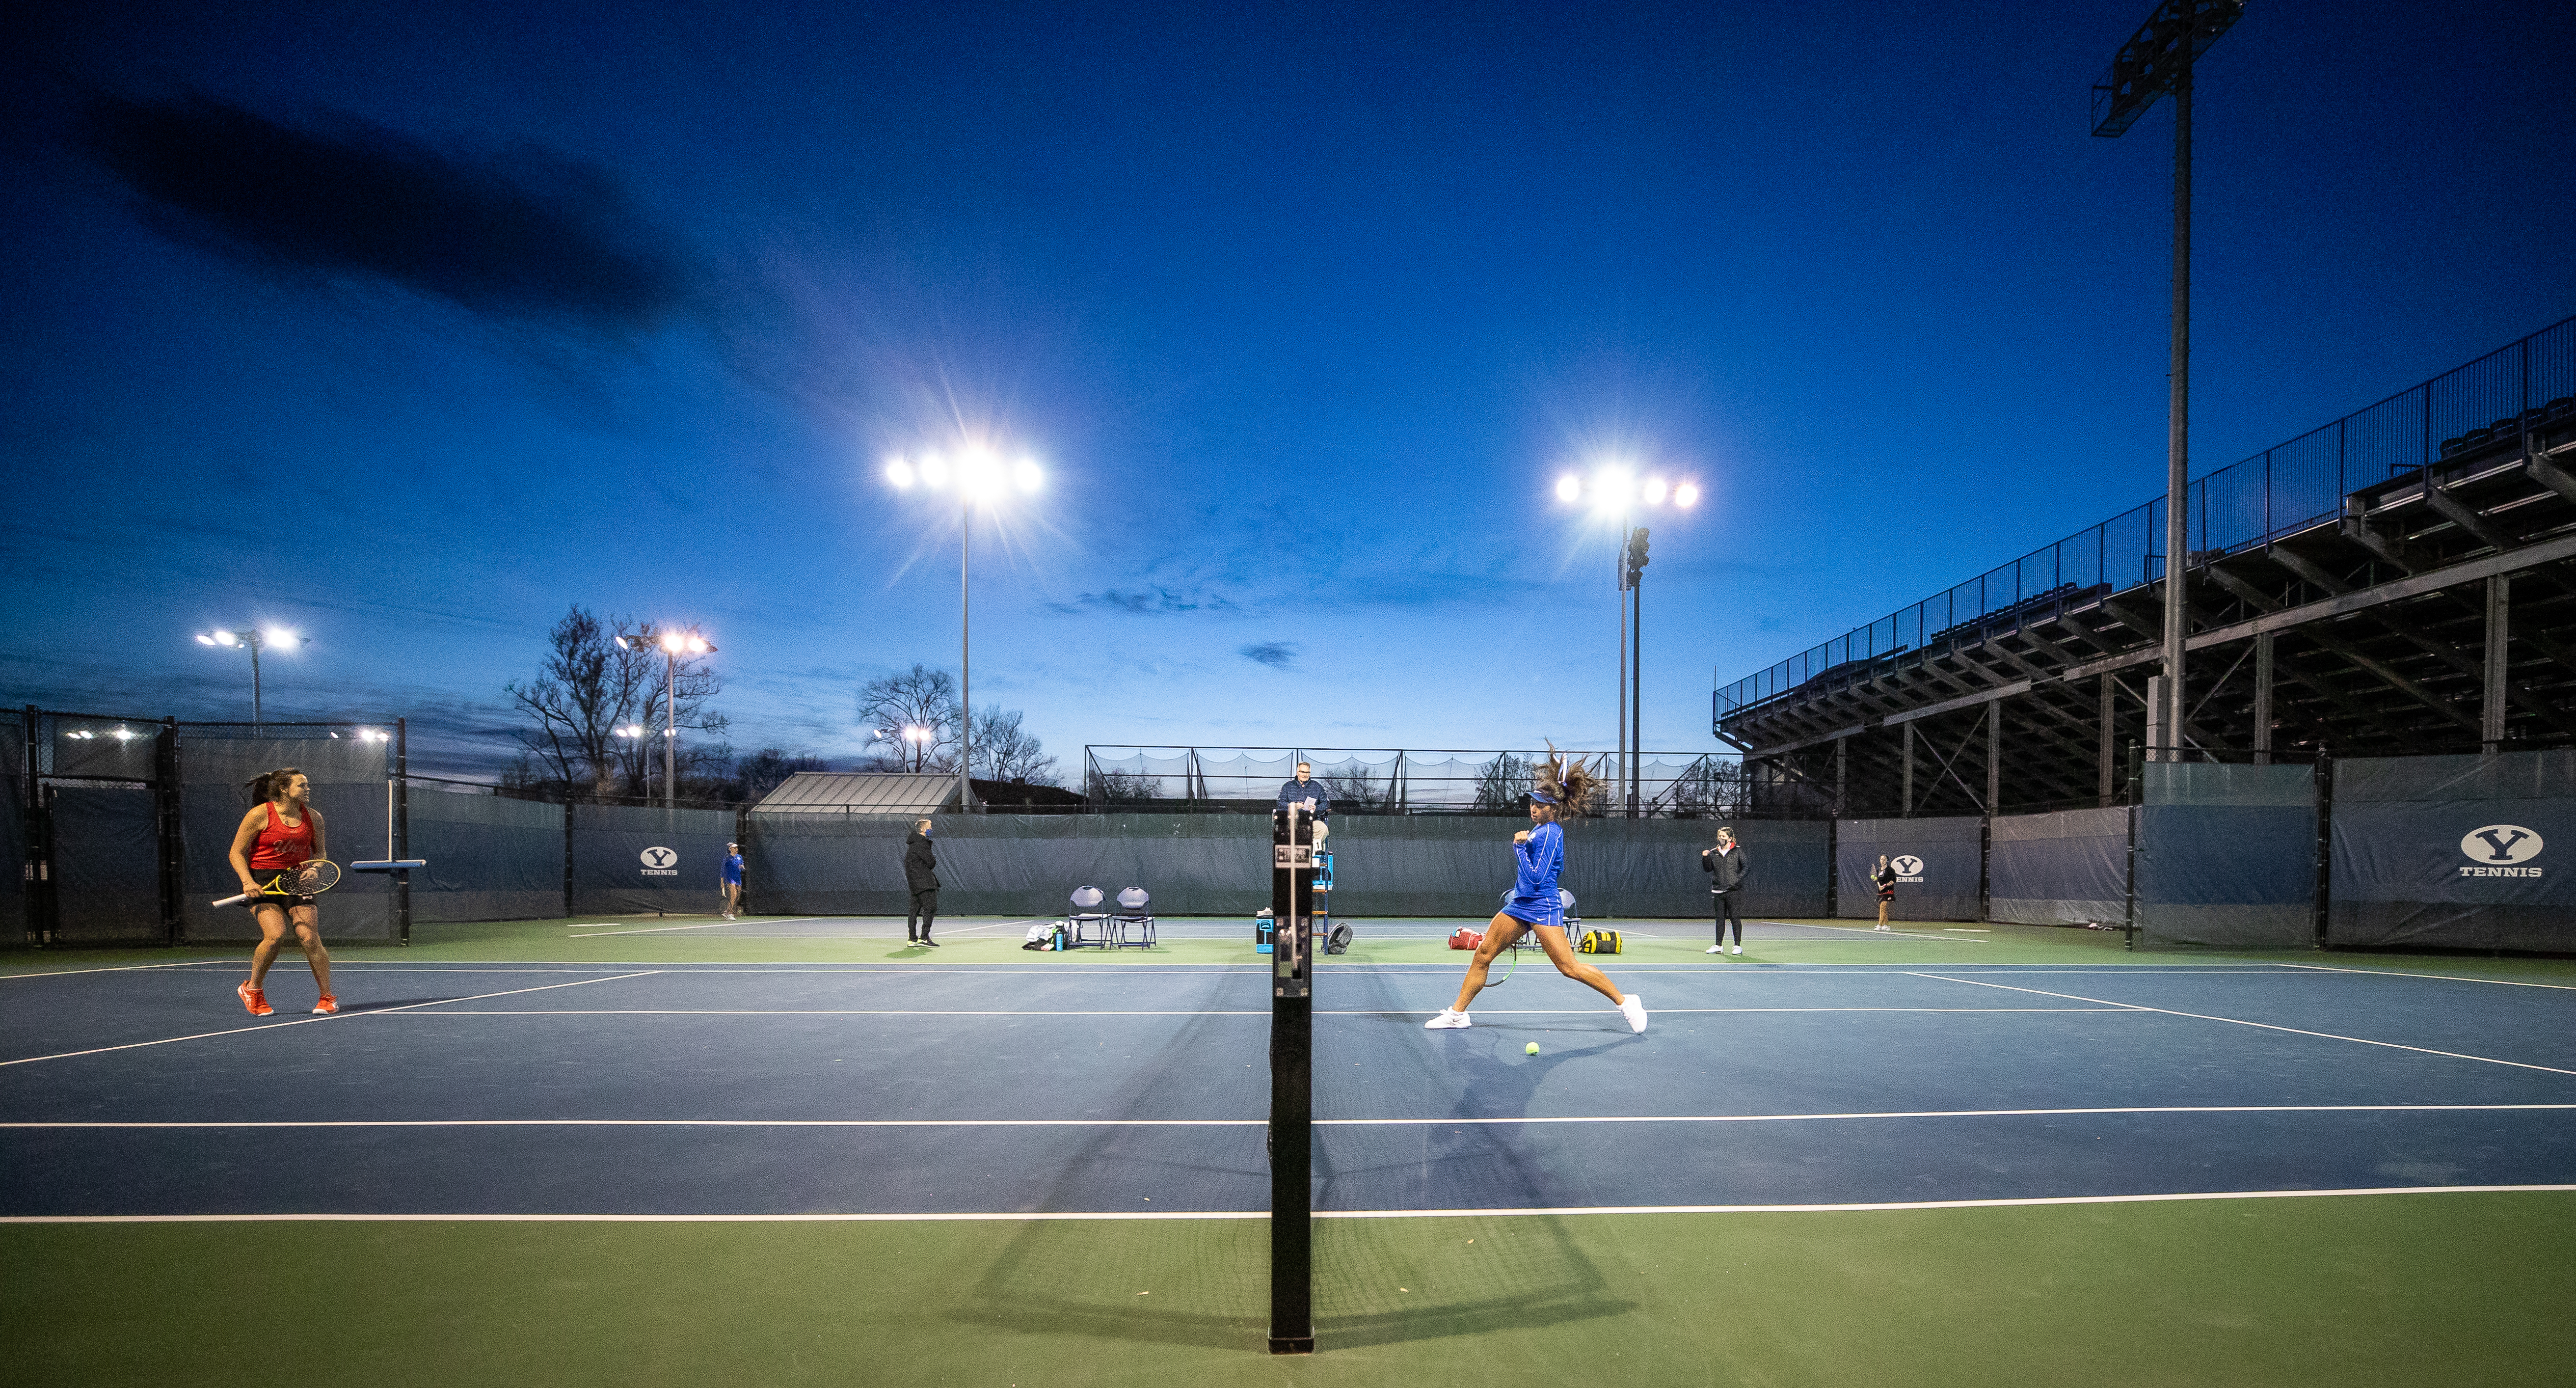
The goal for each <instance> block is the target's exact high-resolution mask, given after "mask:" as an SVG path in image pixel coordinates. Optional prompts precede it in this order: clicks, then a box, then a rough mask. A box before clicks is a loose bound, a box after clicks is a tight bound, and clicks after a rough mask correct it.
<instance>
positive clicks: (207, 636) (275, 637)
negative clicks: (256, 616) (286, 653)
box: [197, 627, 308, 728]
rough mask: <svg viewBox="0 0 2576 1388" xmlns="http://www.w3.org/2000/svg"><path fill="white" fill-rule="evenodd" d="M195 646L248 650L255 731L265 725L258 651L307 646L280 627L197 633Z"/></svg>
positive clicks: (251, 713)
mask: <svg viewBox="0 0 2576 1388" xmlns="http://www.w3.org/2000/svg"><path fill="white" fill-rule="evenodd" d="M197 644H198V645H200V646H248V647H249V648H250V725H251V726H252V727H254V728H256V727H259V726H260V725H261V724H262V723H264V722H265V721H266V720H265V718H264V717H263V716H262V712H261V708H260V679H259V653H260V651H261V649H262V648H264V647H268V646H283V647H285V648H286V649H288V650H290V651H291V650H294V649H295V648H296V647H298V646H302V645H306V644H308V643H307V642H306V641H305V639H304V638H303V637H301V636H298V635H296V634H295V633H294V632H292V631H288V630H286V629H285V628H283V627H270V628H268V629H266V630H262V629H260V628H258V627H249V628H246V629H244V630H241V631H201V632H198V633H197Z"/></svg>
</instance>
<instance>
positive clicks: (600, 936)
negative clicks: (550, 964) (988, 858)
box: [564, 916, 1054, 940]
mask: <svg viewBox="0 0 2576 1388" xmlns="http://www.w3.org/2000/svg"><path fill="white" fill-rule="evenodd" d="M811 919H813V918H812V917H810V916H761V917H757V918H755V919H753V920H738V921H709V922H707V923H706V924H704V925H648V926H641V927H638V928H636V929H633V930H601V929H599V928H597V927H596V926H593V925H590V924H587V923H585V924H582V925H568V926H565V927H564V928H565V929H566V930H588V931H590V932H591V933H590V934H588V935H567V936H565V937H564V938H565V939H568V940H604V939H606V938H608V937H609V936H611V935H665V934H669V933H670V932H672V931H675V930H720V929H726V928H730V927H734V926H743V925H784V924H787V923H788V922H791V921H802V920H811ZM1046 919H1050V920H1052V919H1054V918H1053V917H1047V918H1046ZM1037 923H1038V918H1037V917H1034V916H1033V917H1031V918H1029V919H1027V920H1019V921H986V922H985V923H984V924H982V925H959V926H951V927H949V930H948V933H949V934H951V935H971V934H973V933H975V932H976V931H978V930H1000V929H1003V928H1004V927H1007V926H1014V925H1035V924H1037ZM885 928H886V929H887V930H889V931H891V929H892V927H891V926H888V927H885ZM742 938H744V939H746V940H814V939H823V940H874V939H880V938H890V936H883V937H881V936H877V935H873V934H869V935H860V934H849V935H816V934H814V933H813V932H811V931H805V930H798V931H793V932H790V933H789V934H785V935H745V936H743V937H742Z"/></svg>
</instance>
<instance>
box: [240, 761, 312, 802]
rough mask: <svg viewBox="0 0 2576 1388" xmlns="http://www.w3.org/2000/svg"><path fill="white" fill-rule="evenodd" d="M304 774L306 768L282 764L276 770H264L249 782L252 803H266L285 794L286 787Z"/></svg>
mask: <svg viewBox="0 0 2576 1388" xmlns="http://www.w3.org/2000/svg"><path fill="white" fill-rule="evenodd" d="M303 774H304V768H302V767H300V766H281V767H279V768H277V769H276V770H275V771H263V772H261V773H259V774H258V775H256V776H253V777H251V778H250V782H249V784H250V800H251V803H252V804H254V805H265V804H267V803H268V802H269V801H271V800H274V799H276V798H277V797H278V796H281V795H284V794H285V793H286V788H287V787H288V786H291V785H293V784H295V778H296V777H298V776H301V775H303Z"/></svg>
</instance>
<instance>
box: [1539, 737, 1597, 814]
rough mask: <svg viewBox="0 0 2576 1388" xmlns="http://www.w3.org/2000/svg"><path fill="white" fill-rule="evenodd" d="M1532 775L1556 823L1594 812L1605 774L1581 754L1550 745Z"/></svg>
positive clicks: (1542, 805)
mask: <svg viewBox="0 0 2576 1388" xmlns="http://www.w3.org/2000/svg"><path fill="white" fill-rule="evenodd" d="M1530 779H1531V781H1532V782H1534V783H1535V784H1536V786H1537V788H1538V790H1539V791H1540V792H1541V793H1542V794H1543V795H1544V796H1546V797H1547V798H1545V799H1541V800H1539V801H1538V803H1539V805H1540V806H1541V807H1542V808H1544V809H1545V810H1546V811H1547V819H1548V820H1549V822H1551V823H1554V822H1557V821H1561V820H1565V819H1571V818H1573V817H1574V816H1576V815H1582V814H1589V813H1591V812H1592V802H1593V801H1594V800H1595V799H1596V798H1598V797H1599V795H1600V794H1601V778H1600V777H1598V776H1595V775H1593V774H1592V768H1591V767H1590V766H1588V765H1586V764H1585V763H1584V761H1583V759H1582V758H1581V757H1569V756H1567V755H1566V754H1564V753H1563V752H1560V751H1558V750H1556V744H1555V743H1553V742H1551V743H1549V744H1548V745H1547V759H1546V760H1545V761H1542V762H1540V763H1539V764H1538V765H1536V766H1534V767H1532V768H1530Z"/></svg>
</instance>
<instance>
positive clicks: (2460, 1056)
mask: <svg viewBox="0 0 2576 1388" xmlns="http://www.w3.org/2000/svg"><path fill="white" fill-rule="evenodd" d="M1915 977H1917V978H1936V979H1938V978H1941V975H1939V974H1926V973H1918V974H1916V975H1915ZM1941 981H1942V982H1944V983H1965V984H1967V985H1968V986H1970V987H1972V988H2001V989H2003V990H2004V991H2006V992H2010V993H2036V994H2038V995H2039V996H2041V997H2044V998H2065V999H2068V1000H2070V1001H2073V1002H2098V1003H2102V1004H2104V1005H2105V1006H2109V1007H2127V1008H2134V1009H2136V1010H2137V1011H2140V1012H2159V1013H2162V1014H2164V1015H2165V1016H2168V1017H2189V1018H2192V1019H2194V1020H2196V1021H2202V1022H2225V1023H2227V1024H2228V1025H2230V1026H2239V1027H2256V1028H2259V1029H2261V1030H2264V1031H2285V1032H2288V1033H2290V1034H2291V1035H2293V1036H2316V1037H2322V1038H2324V1039H2325V1040H2328V1041H2350V1042H2353V1043H2354V1044H2356V1045H2362V1046H2383V1047H2386V1048H2387V1049H2389V1050H2392V1051H2413V1052H2415V1053H2416V1054H2417V1055H2438V1056H2443V1057H2445V1058H2448V1059H2451V1060H2474V1061H2477V1062H2479V1063H2481V1064H2485V1065H2509V1066H2512V1067H2513V1068H2514V1069H2517V1070H2540V1071H2544V1072H2546V1073H2548V1074H2552V1075H2576V1070H2562V1069H2560V1068H2558V1067H2557V1066H2555V1065H2534V1064H2531V1063H2530V1062H2528V1061H2522V1060H2498V1059H2496V1058H2495V1057H2494V1056H2491V1055H2470V1054H2468V1053H2466V1052H2464V1051H2437V1050H2434V1049H2433V1048H2432V1047H2430V1046H2408V1045H2402V1044H2400V1043H2398V1042H2395V1041H2373V1040H2371V1039H2370V1038H2369V1037H2367V1036H2343V1035H2339V1034H2337V1033H2335V1032H2331V1031H2309V1030H2307V1029H2306V1028H2304V1027H2285V1026H2275V1025H2274V1024H2272V1023H2270V1022H2249V1021H2246V1020H2245V1019H2244V1018H2242V1017H2213V1016H2211V1015H2210V1014H2208V1013H2206V1012H2177V1011H2175V1010H2174V1009H2172V1008H2170V1007H2147V1006H2145V1005H2143V1004H2140V1003H2134V1002H2112V1001H2111V1000H2110V999H2108V998H2087V997H2079V996H2077V995H2076V994H2073V993H2051V992H2046V991H2044V990H2042V989H2038V988H2015V987H2013V986H2012V985H2011V984H2008V983H1987V982H1985V981H1983V980H1981V979H1973V978H1947V979H1941Z"/></svg>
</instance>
